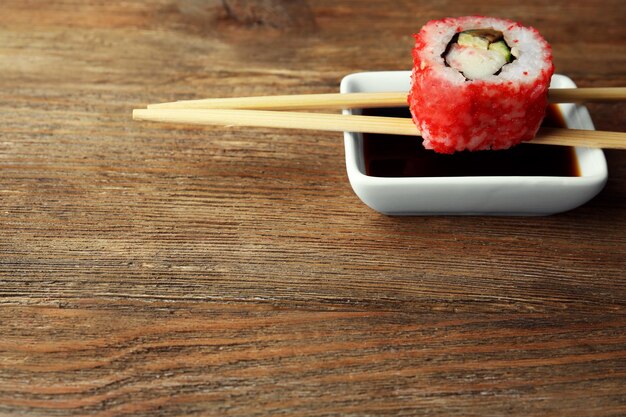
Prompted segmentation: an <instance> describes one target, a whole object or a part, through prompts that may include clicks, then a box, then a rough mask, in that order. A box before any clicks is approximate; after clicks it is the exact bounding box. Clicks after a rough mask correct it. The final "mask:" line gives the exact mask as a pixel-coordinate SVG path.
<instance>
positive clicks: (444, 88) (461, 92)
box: [408, 16, 554, 153]
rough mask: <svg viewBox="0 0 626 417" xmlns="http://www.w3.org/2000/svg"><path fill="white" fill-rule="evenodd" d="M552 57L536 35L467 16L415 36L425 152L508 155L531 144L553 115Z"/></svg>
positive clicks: (412, 95)
mask: <svg viewBox="0 0 626 417" xmlns="http://www.w3.org/2000/svg"><path fill="white" fill-rule="evenodd" d="M553 72H554V65H553V64H552V51H551V48H550V46H549V45H548V43H547V42H546V41H545V40H544V39H543V37H541V35H540V34H539V32H537V30H535V29H534V28H528V27H524V26H522V25H521V24H519V23H516V22H513V21H511V20H505V19H498V18H490V17H482V16H466V17H459V18H446V19H442V20H433V21H431V22H428V23H427V24H426V25H425V26H424V27H423V28H422V29H421V31H420V32H419V33H418V34H417V35H415V47H414V48H413V71H412V76H411V90H410V92H409V96H408V102H409V107H410V110H411V115H412V118H413V121H414V122H415V124H416V126H417V127H418V129H419V130H420V131H421V132H422V133H421V134H422V137H423V138H424V147H426V148H427V149H433V150H434V151H436V152H439V153H453V152H455V151H463V150H469V151H476V150H486V149H494V150H495V149H507V148H509V147H511V146H513V145H516V144H518V143H520V142H522V141H527V140H531V139H532V138H533V137H534V136H535V134H536V133H537V130H538V129H539V126H540V124H541V121H542V120H543V117H544V116H545V113H546V108H547V105H548V87H549V84H550V78H551V77H552V74H553Z"/></svg>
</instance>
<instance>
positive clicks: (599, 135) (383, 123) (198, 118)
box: [133, 87, 626, 149]
mask: <svg viewBox="0 0 626 417" xmlns="http://www.w3.org/2000/svg"><path fill="white" fill-rule="evenodd" d="M548 97H549V100H550V102H552V103H563V102H569V103H574V102H587V101H618V100H626V88H624V87H615V88H559V89H556V88H555V89H550V90H549V93H548ZM406 106H407V93H406V92H381V93H347V94H304V95H302V94H301V95H279V96H260V97H237V98H211V99H202V100H183V101H176V102H168V103H157V104H150V105H148V106H147V108H146V109H135V110H133V119H135V120H146V121H153V122H167V123H185V124H196V125H221V126H248V127H266V128H287V129H306V130H323V131H333V132H344V131H345V132H363V133H379V134H388V135H406V136H419V134H420V133H419V132H418V130H417V128H416V127H415V125H414V124H413V121H412V120H411V119H408V118H395V117H379V116H360V115H349V114H328V113H303V112H295V111H286V110H313V109H349V108H372V107H406ZM528 143H532V144H546V145H564V146H587V147H599V148H607V149H626V133H623V132H603V131H595V130H576V129H558V128H542V129H540V130H539V132H538V134H537V136H536V137H535V138H534V139H533V140H532V141H530V142H528Z"/></svg>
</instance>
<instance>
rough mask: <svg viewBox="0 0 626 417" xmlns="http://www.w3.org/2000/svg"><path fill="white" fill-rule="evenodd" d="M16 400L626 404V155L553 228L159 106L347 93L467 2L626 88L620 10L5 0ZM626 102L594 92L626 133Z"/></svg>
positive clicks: (89, 406) (446, 410)
mask: <svg viewBox="0 0 626 417" xmlns="http://www.w3.org/2000/svg"><path fill="white" fill-rule="evenodd" d="M1 9H2V11H1V13H0V74H1V76H0V111H1V116H0V222H1V223H0V225H1V226H0V227H1V238H0V415H2V416H5V415H6V416H13V415H33V416H69V415H72V416H74V415H75V416H78V415H97V416H120V415H140V416H155V415H159V416H171V415H246V416H253V415H267V414H299V415H366V414H369V415H374V414H387V415H394V414H402V415H408V414H428V415H445V416H453V415H465V416H467V415H476V416H486V415H524V416H527V415H564V416H582V415H585V416H600V415H602V416H616V415H620V414H621V415H623V414H624V413H626V391H625V390H624V387H625V386H626V279H625V276H624V275H625V274H624V272H625V270H626V261H625V259H626V227H625V226H626V210H625V202H626V168H625V165H626V164H625V162H626V153H625V152H617V151H615V152H607V153H606V155H607V158H608V163H609V169H610V179H609V182H608V184H607V186H606V188H605V190H604V191H603V192H602V193H601V194H600V195H599V196H598V197H597V198H595V199H594V200H593V201H592V202H590V203H588V204H587V205H585V206H583V207H581V208H579V209H576V210H574V211H571V212H568V213H565V214H560V215H555V216H551V217H539V218H509V217H502V218H487V217H413V218H393V217H385V216H383V215H379V214H377V213H375V212H373V211H371V210H370V209H368V208H367V207H365V206H364V205H363V204H362V203H360V202H359V200H358V199H357V197H356V196H355V195H354V194H353V193H352V191H351V188H350V185H349V184H348V181H347V178H346V174H345V168H344V162H343V147H342V141H341V139H340V136H338V135H337V134H334V133H319V132H294V131H274V130H269V129H268V130H263V129H257V130H244V129H235V128H231V129H229V128H217V127H216V128H196V127H181V126H163V125H156V124H149V123H137V122H132V121H131V120H130V110H131V109H132V108H133V107H139V106H142V105H145V104H146V103H149V102H158V101H169V100H174V99H183V98H199V97H207V96H234V95H254V94H272V93H284V94H288V93H309V92H334V91H336V90H337V86H338V82H339V80H340V79H341V77H342V76H343V75H345V74H347V73H350V72H355V71H365V70H402V69H408V68H409V67H410V65H411V61H410V48H411V46H412V40H411V33H413V32H415V31H416V30H418V28H419V27H420V26H421V25H422V24H423V23H425V22H426V21H427V20H429V19H432V18H440V17H444V16H458V15H464V14H470V13H481V14H488V15H499V16H506V17H510V18H513V19H518V20H521V21H522V22H524V23H526V24H529V25H533V26H535V27H537V28H538V29H539V30H540V31H541V32H542V33H543V34H544V35H545V37H546V38H547V39H548V40H549V41H550V42H551V43H552V45H553V49H554V55H555V61H556V67H557V72H560V73H563V74H566V75H568V76H570V77H571V78H573V79H574V80H575V81H576V82H577V83H578V84H579V85H580V86H623V85H626V54H625V53H624V52H626V51H625V43H624V39H626V29H625V26H624V19H625V17H626V16H625V9H624V7H623V2H622V1H620V0H615V1H597V2H583V1H577V2H574V1H566V0H558V1H557V0H553V1H550V2H549V4H548V3H547V2H543V1H538V0H536V1H527V2H520V1H500V0H485V1H482V2H480V3H478V2H476V3H475V4H470V3H469V2H447V1H446V2H443V1H442V2H436V1H412V0H411V1H410V0H403V1H394V2H389V1H387V0H376V1H349V0H315V1H312V0H311V1H309V2H308V4H307V3H305V2H304V1H285V2H280V1H256V2H250V1H243V0H239V1H235V0H224V1H210V0H195V1H193V0H186V1H183V0H179V1H174V0H158V1H151V2H147V1H141V0H130V1H129V0H125V1H121V0H107V1H104V0H89V1H87V0H55V1H45V0H39V1H36V0H3V1H2V5H1ZM624 109H625V107H624V105H623V104H621V103H620V104H597V105H593V106H590V111H591V113H592V117H593V119H594V121H595V123H596V127H597V128H598V129H603V130H622V131H623V130H624V127H625V126H624V120H625V117H624V116H625V110H624Z"/></svg>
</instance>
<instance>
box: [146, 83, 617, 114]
mask: <svg viewBox="0 0 626 417" xmlns="http://www.w3.org/2000/svg"><path fill="white" fill-rule="evenodd" d="M548 98H549V100H550V102H552V103H579V102H590V101H619V100H626V88H625V87H612V88H551V89H550V90H549V94H548ZM406 105H407V93H406V92H383V93H345V94H337V93H331V94H297V95H281V96H260V97H236V98H209V99H201V100H182V101H174V102H169V103H156V104H150V105H148V108H149V109H183V108H184V109H249V110H252V109H255V110H311V109H347V108H371V107H401V106H406Z"/></svg>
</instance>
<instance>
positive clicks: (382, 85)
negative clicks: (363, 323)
mask: <svg viewBox="0 0 626 417" xmlns="http://www.w3.org/2000/svg"><path fill="white" fill-rule="evenodd" d="M410 74H411V73H410V71H380V72H363V73H356V74H350V75H348V76H346V77H344V78H343V79H342V81H341V87H340V91H341V92H342V93H357V92H377V91H407V92H408V90H409V87H410ZM550 86H551V88H573V87H576V85H575V84H574V82H573V81H572V80H571V79H569V78H568V77H565V76H563V75H557V74H555V75H554V76H553V77H552V80H551V85H550ZM558 107H559V110H560V112H561V114H562V116H563V119H564V121H565V124H566V126H567V127H568V128H572V129H587V130H593V129H594V127H593V123H592V121H591V117H590V116H589V112H588V111H587V109H586V108H585V107H583V106H580V105H574V104H559V105H558ZM344 113H347V114H350V113H354V114H358V113H360V111H359V110H345V111H344ZM362 139H363V137H362V134H360V133H351V132H345V133H344V144H345V152H346V168H347V171H348V178H349V180H350V184H351V186H352V189H353V190H354V192H355V193H356V195H357V196H358V197H359V198H360V199H361V200H362V201H363V202H364V203H365V204H366V205H368V206H369V207H371V208H372V209H374V210H376V211H378V212H381V213H383V214H387V215H516V216H538V215H549V214H554V213H559V212H563V211H567V210H571V209H573V208H576V207H578V206H580V205H582V204H584V203H586V202H587V201H589V200H590V199H592V198H593V197H594V196H595V195H596V194H598V193H599V192H600V191H601V190H602V188H603V187H604V185H605V184H606V181H607V177H608V172H607V165H606V159H605V157H604V153H603V152H602V150H601V149H592V148H581V147H577V148H575V154H576V159H577V162H578V167H579V170H580V176H576V177H565V176H563V177H561V176H455V177H374V176H370V175H367V174H366V171H365V161H364V153H363V140H362ZM537 146H545V145H537Z"/></svg>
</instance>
